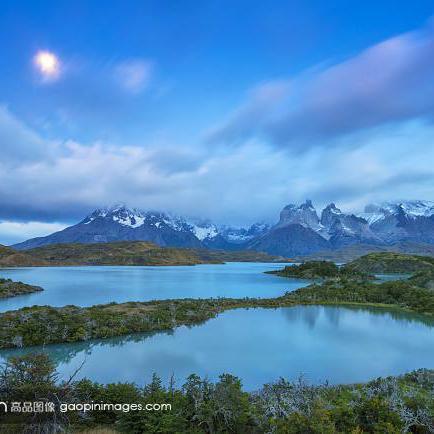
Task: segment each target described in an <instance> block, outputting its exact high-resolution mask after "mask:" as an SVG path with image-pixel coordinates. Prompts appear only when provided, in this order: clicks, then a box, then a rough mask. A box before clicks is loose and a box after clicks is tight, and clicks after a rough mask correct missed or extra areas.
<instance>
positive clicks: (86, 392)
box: [0, 354, 434, 434]
mask: <svg viewBox="0 0 434 434" xmlns="http://www.w3.org/2000/svg"><path fill="white" fill-rule="evenodd" d="M0 400H1V401H4V402H14V401H19V402H26V401H39V402H54V403H55V411H54V412H47V413H21V414H20V413H15V414H13V413H7V414H4V413H1V414H0V425H1V426H2V428H3V430H2V432H8V433H21V432H31V433H57V432H62V431H68V432H79V431H81V430H83V429H85V428H92V427H94V426H98V427H100V428H102V429H104V427H110V428H111V429H115V430H116V431H119V432H125V433H129V434H142V433H143V434H145V433H169V432H179V433H258V434H259V433H287V434H309V433H312V434H313V433H321V434H328V433H329V434H332V433H345V434H347V433H353V434H361V433H402V432H403V433H407V432H413V433H420V434H425V433H432V432H433V430H434V425H433V423H434V371H432V370H431V371H430V370H426V369H420V370H418V371H414V372H411V373H409V374H406V375H403V376H400V377H387V378H378V379H376V380H374V381H371V382H369V383H367V384H358V385H348V386H329V385H327V384H322V385H319V386H317V385H309V384H308V382H307V381H305V380H304V379H303V378H300V379H299V380H298V381H295V382H289V381H286V380H284V379H279V380H278V381H276V382H274V383H270V384H266V385H264V386H263V387H262V388H261V389H260V390H258V391H256V392H246V391H244V390H243V388H242V384H241V381H240V379H238V378H237V377H234V376H232V375H230V374H222V375H221V376H220V378H219V380H218V381H217V382H211V381H209V380H207V379H206V378H205V379H202V378H200V377H199V376H197V375H194V374H193V375H190V376H189V377H188V378H187V380H186V382H185V383H184V384H183V385H182V386H181V387H177V386H176V384H175V381H174V380H173V379H172V380H171V381H170V382H169V384H168V386H165V385H163V383H162V381H161V379H160V378H158V377H157V376H155V375H154V376H153V378H152V381H151V383H149V384H147V385H146V386H145V387H138V386H137V385H135V384H131V383H113V384H107V385H102V384H98V383H94V382H92V381H90V380H86V379H83V380H80V381H76V380H74V378H70V379H69V380H68V381H59V378H58V375H57V374H56V373H55V366H54V365H53V364H52V362H51V361H50V360H49V359H48V357H47V356H46V355H45V354H31V355H27V356H23V357H16V358H11V359H9V361H8V363H7V364H6V366H4V368H3V370H2V372H1V374H0ZM90 402H95V403H106V404H107V403H111V404H141V405H143V406H144V405H145V404H148V403H157V404H163V403H164V404H170V406H171V409H167V408H166V409H165V410H163V411H143V410H142V411H130V412H125V411H122V407H119V408H118V409H116V408H115V409H109V410H105V411H89V412H86V413H83V412H77V411H67V412H64V411H61V404H63V405H65V404H74V403H90ZM64 410H65V408H64Z"/></svg>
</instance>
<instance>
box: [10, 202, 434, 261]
mask: <svg viewBox="0 0 434 434" xmlns="http://www.w3.org/2000/svg"><path fill="white" fill-rule="evenodd" d="M138 240H146V241H151V242H154V243H156V244H158V245H160V246H173V247H189V248H208V249H222V250H241V249H246V250H257V251H262V252H266V253H269V254H272V255H281V256H285V257H292V256H296V255H308V254H311V253H315V252H318V251H328V250H330V251H332V250H337V249H340V248H343V247H346V246H351V245H357V244H363V245H373V246H390V245H392V244H394V243H397V242H402V241H411V242H414V243H428V244H434V202H430V201H422V200H412V201H400V202H384V203H381V204H370V205H367V206H366V207H365V210H364V212H362V213H358V214H351V213H344V212H342V211H341V210H340V209H339V208H337V207H336V205H335V204H334V203H330V204H329V205H327V206H326V207H325V208H324V209H323V210H322V211H321V212H320V213H318V212H317V210H316V209H315V207H314V206H313V204H312V202H311V201H310V200H306V202H305V203H303V204H301V205H294V204H290V205H287V206H285V207H284V208H283V210H282V211H281V213H280V218H279V221H278V222H277V223H276V224H274V225H270V224H267V223H256V224H253V225H251V226H250V227H246V228H236V227H231V226H220V225H216V224H214V223H213V222H211V221H209V220H201V219H193V218H186V217H181V216H176V215H173V214H170V213H165V212H161V211H142V210H139V209H135V208H128V207H127V206H125V205H115V206H112V207H107V208H100V209H96V210H95V211H93V212H92V213H91V214H89V215H88V216H86V217H85V218H84V219H83V220H82V221H80V222H79V223H77V224H75V225H73V226H70V227H68V228H66V229H64V230H62V231H59V232H55V233H53V234H51V235H47V236H45V237H38V238H33V239H30V240H27V241H24V242H22V243H19V244H15V245H14V246H13V247H14V248H16V249H22V250H25V249H31V248H35V247H41V246H45V245H50V244H60V243H96V242H111V241H138Z"/></svg>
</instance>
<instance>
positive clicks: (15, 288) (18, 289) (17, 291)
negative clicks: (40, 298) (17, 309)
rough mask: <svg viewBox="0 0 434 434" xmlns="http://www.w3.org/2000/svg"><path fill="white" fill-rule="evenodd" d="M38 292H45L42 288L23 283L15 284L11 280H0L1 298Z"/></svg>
mask: <svg viewBox="0 0 434 434" xmlns="http://www.w3.org/2000/svg"><path fill="white" fill-rule="evenodd" d="M37 291H43V289H42V288H41V287H40V286H34V285H27V284H25V283H23V282H14V281H12V280H11V279H2V278H0V298H6V297H15V296H16V295H22V294H31V293H32V292H37Z"/></svg>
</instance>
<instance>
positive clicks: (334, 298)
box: [286, 279, 434, 315]
mask: <svg viewBox="0 0 434 434" xmlns="http://www.w3.org/2000/svg"><path fill="white" fill-rule="evenodd" d="M286 299H288V300H290V301H292V302H293V303H296V304H367V305H383V306H384V305H386V306H388V307H396V308H400V309H404V310H409V311H413V312H418V313H423V314H428V315H434V291H432V290H429V289H427V288H423V287H419V286H416V285H414V284H412V282H410V281H405V280H404V281H402V280H398V281H392V282H384V283H380V284H376V283H372V282H367V281H366V282H360V281H354V280H352V279H341V280H335V281H333V280H328V281H326V282H324V283H322V284H321V285H318V284H314V285H310V286H307V287H305V288H300V289H298V290H297V291H294V292H290V293H288V294H287V295H286Z"/></svg>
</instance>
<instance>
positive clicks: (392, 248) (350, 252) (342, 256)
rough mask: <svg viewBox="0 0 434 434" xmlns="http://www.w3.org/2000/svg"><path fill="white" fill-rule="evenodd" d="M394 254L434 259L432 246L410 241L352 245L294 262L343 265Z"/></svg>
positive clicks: (295, 259)
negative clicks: (371, 254)
mask: <svg viewBox="0 0 434 434" xmlns="http://www.w3.org/2000/svg"><path fill="white" fill-rule="evenodd" d="M381 252H395V253H402V254H406V255H419V256H431V257H434V245H432V244H428V243H416V242H412V241H400V242H398V243H394V244H392V245H387V246H384V245H383V246H376V245H373V244H352V245H350V246H345V247H342V248H340V249H337V250H325V251H322V252H316V253H312V254H311V255H307V256H296V257H294V258H293V259H294V261H296V262H304V261H332V262H338V263H341V264H342V263H345V262H350V261H354V259H357V258H360V257H361V256H364V255H367V254H368V253H381Z"/></svg>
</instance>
